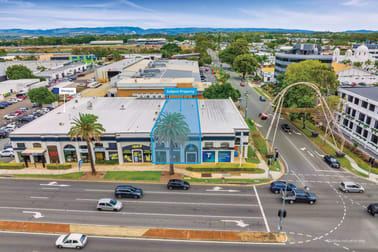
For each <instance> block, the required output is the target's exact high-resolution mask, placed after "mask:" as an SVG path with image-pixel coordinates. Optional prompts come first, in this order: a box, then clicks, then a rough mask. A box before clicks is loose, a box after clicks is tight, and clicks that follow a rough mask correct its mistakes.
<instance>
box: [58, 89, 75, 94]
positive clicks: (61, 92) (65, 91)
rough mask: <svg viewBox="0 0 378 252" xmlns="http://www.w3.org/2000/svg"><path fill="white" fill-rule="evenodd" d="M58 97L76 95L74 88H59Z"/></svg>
mask: <svg viewBox="0 0 378 252" xmlns="http://www.w3.org/2000/svg"><path fill="white" fill-rule="evenodd" d="M59 94H60V95H73V94H76V88H59Z"/></svg>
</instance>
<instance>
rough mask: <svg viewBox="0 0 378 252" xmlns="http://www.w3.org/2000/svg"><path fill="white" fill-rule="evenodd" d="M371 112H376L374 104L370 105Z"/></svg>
mask: <svg viewBox="0 0 378 252" xmlns="http://www.w3.org/2000/svg"><path fill="white" fill-rule="evenodd" d="M369 110H370V111H373V112H374V110H375V106H374V105H373V104H370V105H369Z"/></svg>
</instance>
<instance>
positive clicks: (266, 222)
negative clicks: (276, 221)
mask: <svg viewBox="0 0 378 252" xmlns="http://www.w3.org/2000/svg"><path fill="white" fill-rule="evenodd" d="M253 190H254V191H255V194H256V198H257V202H258V203H259V206H260V211H261V214H262V217H263V219H264V223H265V227H266V231H267V232H270V228H269V225H268V221H267V219H266V217H265V213H264V209H263V207H262V205H261V201H260V197H259V194H258V193H257V190H256V186H253Z"/></svg>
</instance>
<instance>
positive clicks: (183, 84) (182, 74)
mask: <svg viewBox="0 0 378 252" xmlns="http://www.w3.org/2000/svg"><path fill="white" fill-rule="evenodd" d="M111 82H112V87H113V88H115V89H116V93H117V95H116V96H118V97H144V98H149V97H154V98H165V95H164V90H165V88H196V89H197V95H196V96H194V97H197V98H202V97H203V96H202V95H203V92H204V90H205V88H207V87H209V86H210V85H211V83H209V82H202V81H201V77H200V72H199V67H198V62H196V61H190V60H142V61H140V62H138V63H137V64H135V65H133V66H131V67H128V68H126V69H125V70H124V71H123V72H122V73H120V74H119V75H117V76H116V77H114V78H113V79H112V80H111Z"/></svg>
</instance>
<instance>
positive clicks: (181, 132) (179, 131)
mask: <svg viewBox="0 0 378 252" xmlns="http://www.w3.org/2000/svg"><path fill="white" fill-rule="evenodd" d="M189 133H190V129H189V126H188V124H187V123H186V122H185V117H184V115H183V114H181V113H177V112H173V113H162V114H161V116H160V119H159V121H158V122H157V124H156V126H155V130H154V133H153V134H154V136H153V137H154V140H155V141H156V142H157V143H159V144H161V143H168V144H169V173H170V174H171V175H173V174H174V173H175V171H174V168H173V147H174V145H175V144H177V145H179V144H182V143H184V142H185V141H186V140H187V139H188V135H189Z"/></svg>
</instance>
